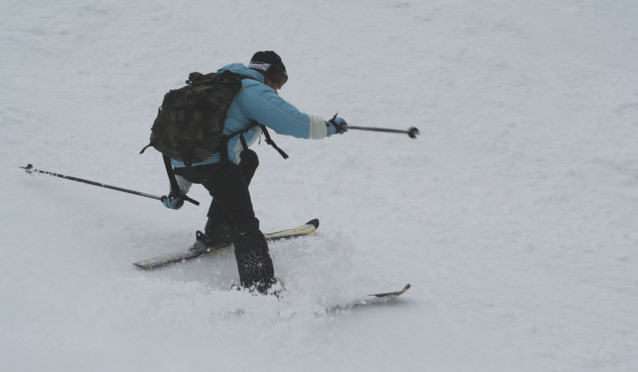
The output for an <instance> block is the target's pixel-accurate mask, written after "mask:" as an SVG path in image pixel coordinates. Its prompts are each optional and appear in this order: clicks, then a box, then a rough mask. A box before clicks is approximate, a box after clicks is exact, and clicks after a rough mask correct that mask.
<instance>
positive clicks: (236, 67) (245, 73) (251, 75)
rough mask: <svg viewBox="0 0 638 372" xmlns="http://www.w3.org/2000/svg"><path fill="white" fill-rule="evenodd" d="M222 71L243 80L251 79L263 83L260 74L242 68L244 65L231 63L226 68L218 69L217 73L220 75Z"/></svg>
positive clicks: (262, 77) (244, 67)
mask: <svg viewBox="0 0 638 372" xmlns="http://www.w3.org/2000/svg"><path fill="white" fill-rule="evenodd" d="M224 71H230V72H232V73H233V74H235V75H239V76H241V77H242V78H243V79H253V80H257V81H259V82H261V83H263V82H264V76H263V75H262V74H261V73H259V72H257V71H255V70H252V69H249V68H248V67H246V66H244V64H242V63H233V64H230V65H228V66H224V67H222V68H220V69H219V71H217V72H220V73H221V72H224Z"/></svg>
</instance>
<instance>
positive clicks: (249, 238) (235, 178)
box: [203, 160, 274, 292]
mask: <svg viewBox="0 0 638 372" xmlns="http://www.w3.org/2000/svg"><path fill="white" fill-rule="evenodd" d="M242 162H243V160H242ZM208 167H209V168H208V169H207V170H206V171H207V176H206V180H205V181H204V182H203V185H204V187H206V189H207V190H208V191H209V193H210V194H211V196H212V197H213V199H214V203H215V205H214V206H213V207H211V210H213V212H214V213H220V215H223V217H224V219H225V221H226V222H227V223H228V225H229V226H230V236H231V239H232V242H233V244H234V246H235V257H236V259H237V267H238V270H239V278H240V281H241V285H242V286H244V287H253V286H254V287H255V288H256V289H257V290H259V291H260V292H265V290H266V289H268V288H269V287H270V285H271V284H272V283H273V282H274V268H273V264H272V259H271V258H270V253H269V251H268V244H267V242H266V239H265V238H264V235H263V234H262V232H261V231H260V230H259V220H258V219H257V218H256V217H255V212H254V211H253V205H252V201H251V198H250V192H249V191H248V185H249V184H250V179H251V178H252V174H254V169H253V171H252V174H249V177H245V176H244V173H243V171H242V169H241V166H238V165H236V164H233V163H228V164H225V165H223V166H222V165H219V164H213V165H211V166H208Z"/></svg>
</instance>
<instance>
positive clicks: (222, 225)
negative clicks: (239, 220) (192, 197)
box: [204, 150, 259, 246]
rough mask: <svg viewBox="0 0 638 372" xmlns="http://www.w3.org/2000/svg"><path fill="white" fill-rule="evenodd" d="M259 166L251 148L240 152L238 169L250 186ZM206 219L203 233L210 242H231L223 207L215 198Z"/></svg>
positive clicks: (220, 243) (217, 243)
mask: <svg viewBox="0 0 638 372" xmlns="http://www.w3.org/2000/svg"><path fill="white" fill-rule="evenodd" d="M258 166H259V158H258V157H257V154H256V153H255V152H254V151H252V150H246V151H243V152H242V153H241V161H240V162H239V169H240V170H241V172H242V174H243V176H244V180H245V181H246V184H247V185H248V186H250V181H251V180H252V178H253V176H254V175H255V171H256V170H257V167H258ZM207 216H208V221H207V222H206V227H205V228H204V233H205V234H206V236H207V237H208V239H209V241H210V243H211V244H212V245H214V246H217V245H224V244H229V243H230V242H231V236H230V234H231V233H230V225H229V224H228V222H227V217H226V216H225V215H224V212H223V209H222V208H220V207H219V205H217V203H216V202H215V199H213V201H212V202H211V204H210V208H209V209H208V215H207Z"/></svg>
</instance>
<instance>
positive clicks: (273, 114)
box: [172, 63, 327, 168]
mask: <svg viewBox="0 0 638 372" xmlns="http://www.w3.org/2000/svg"><path fill="white" fill-rule="evenodd" d="M223 71H230V72H232V73H233V74H236V75H239V76H241V77H242V87H241V89H240V90H239V91H238V92H237V95H236V96H235V99H234V100H233V102H232V103H231V104H230V108H229V109H228V115H227V116H226V121H225V123H224V134H225V135H230V134H233V133H236V132H239V131H241V130H245V129H248V128H250V127H251V126H253V125H254V124H256V123H259V124H263V125H265V126H266V127H268V128H271V129H272V130H274V131H275V132H276V133H278V134H284V135H288V136H293V137H297V138H312V139H321V138H324V137H325V136H326V134H327V129H326V123H325V121H324V120H323V119H322V118H320V117H318V116H313V115H308V114H305V113H303V112H300V111H299V110H297V108H296V107H295V106H293V105H291V104H290V103H288V102H286V101H284V100H283V99H282V98H281V97H279V95H277V92H275V91H274V90H273V89H272V88H270V87H269V86H267V85H266V84H264V76H263V75H262V74H261V73H259V72H257V71H255V70H252V69H249V68H247V67H246V66H244V65H243V64H241V63H234V64H231V65H228V66H225V67H223V68H222V69H220V70H219V71H218V72H223ZM260 134H261V128H260V127H258V126H257V127H253V128H251V129H249V130H248V131H247V132H246V133H244V138H245V139H246V142H247V143H248V146H250V145H251V144H252V143H254V142H255V141H256V140H257V139H258V138H259V136H260ZM243 150H244V149H243V146H242V144H241V140H240V136H239V135H236V136H234V137H232V138H231V139H230V140H229V141H228V158H229V159H230V160H231V161H232V162H234V163H235V164H239V162H240V160H241V158H240V153H241V152H242V151H243ZM219 161H220V154H219V153H217V154H213V155H212V156H210V157H209V158H208V159H206V160H204V161H203V162H201V163H193V166H197V165H204V164H212V163H218V162H219ZM172 162H173V166H174V167H176V168H180V167H185V164H184V163H183V162H181V161H177V160H175V159H172Z"/></svg>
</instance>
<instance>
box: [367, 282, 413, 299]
mask: <svg viewBox="0 0 638 372" xmlns="http://www.w3.org/2000/svg"><path fill="white" fill-rule="evenodd" d="M410 287H411V285H410V284H406V286H405V287H403V289H402V290H400V291H396V292H387V293H377V294H371V295H368V296H369V297H377V298H394V297H399V296H401V295H402V294H404V293H405V292H406V291H407V290H408V289H410Z"/></svg>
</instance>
